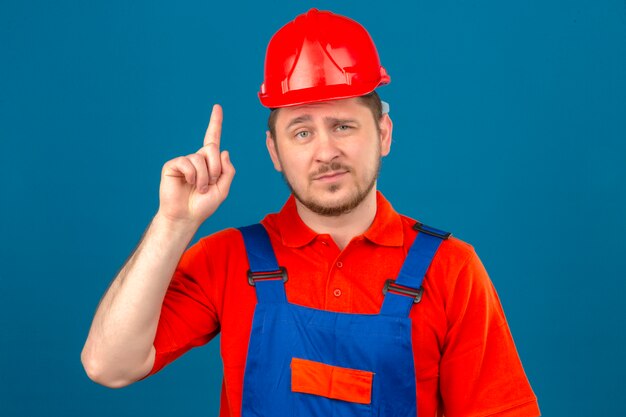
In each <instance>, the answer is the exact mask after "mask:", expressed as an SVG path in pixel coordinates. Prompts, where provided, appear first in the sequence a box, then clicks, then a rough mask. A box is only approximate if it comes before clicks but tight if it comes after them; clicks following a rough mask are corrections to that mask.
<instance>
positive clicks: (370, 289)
mask: <svg viewBox="0 0 626 417" xmlns="http://www.w3.org/2000/svg"><path fill="white" fill-rule="evenodd" d="M262 223H263V225H264V226H265V228H266V229H267V230H268V233H269V235H270V239H271V241H272V246H273V247H274V251H275V253H276V257H277V259H278V263H279V264H280V265H281V266H284V267H286V269H287V271H288V274H289V280H288V281H287V282H286V283H285V289H286V292H287V299H288V301H289V302H291V303H295V304H299V305H303V306H307V307H312V308H317V309H324V310H330V311H337V312H346V313H364V314H376V313H378V311H379V310H380V306H381V304H382V301H383V293H382V288H383V285H384V283H385V280H387V279H389V278H395V277H396V276H397V274H398V272H399V270H400V267H401V266H402V263H403V261H404V258H405V256H406V253H407V251H408V250H409V248H410V246H411V244H412V243H413V240H414V239H415V236H416V234H417V232H416V231H415V230H413V228H412V227H413V225H414V224H415V221H414V220H412V219H410V218H408V217H405V216H402V215H399V214H398V213H396V212H395V211H394V210H393V208H392V207H391V205H390V204H389V202H388V201H387V200H386V199H385V198H384V197H383V196H382V194H380V193H378V195H377V213H376V217H375V219H374V222H373V223H372V225H371V226H370V228H369V229H368V230H367V231H366V232H365V233H364V234H363V235H361V236H357V237H355V238H354V239H353V240H352V241H351V242H350V244H348V245H347V246H346V247H345V248H344V249H343V250H339V248H338V247H337V245H335V243H334V242H333V240H332V238H331V237H330V236H329V235H324V234H322V235H318V234H316V233H315V232H313V231H312V230H311V229H309V228H308V227H307V226H306V225H305V224H304V223H303V222H302V220H301V219H300V217H299V216H298V213H297V210H296V204H295V200H294V198H293V196H292V197H290V198H289V200H288V201H287V203H286V204H285V206H284V207H283V209H282V210H281V211H280V213H276V214H270V215H268V216H267V217H265V219H264V220H263V222H262ZM247 271H248V261H247V258H246V254H245V250H244V245H243V239H242V237H241V234H240V233H239V231H237V230H236V229H227V230H224V231H221V232H219V233H216V234H214V235H211V236H208V237H205V238H203V239H201V240H200V241H199V242H198V243H196V244H195V245H194V246H192V247H191V248H189V249H188V250H187V251H186V252H185V254H184V255H183V257H182V259H181V261H180V263H179V265H178V268H177V270H176V273H175V274H174V277H173V279H172V283H171V285H170V288H169V290H168V292H167V294H166V296H165V300H164V303H163V308H162V312H161V318H160V320H159V326H158V330H157V335H156V339H155V342H154V345H155V347H156V351H157V355H156V360H155V363H154V367H153V370H152V373H155V372H157V371H158V370H159V369H161V368H162V367H163V366H165V365H166V364H167V363H169V362H171V361H173V360H174V359H176V358H177V357H178V356H180V355H181V354H183V353H184V352H186V351H187V350H189V349H191V348H193V347H195V346H199V345H202V344H204V343H207V342H208V341H209V340H211V338H213V337H214V336H215V335H216V334H217V333H218V332H221V354H222V359H223V363H224V385H223V388H222V402H221V410H220V415H221V416H240V415H241V399H242V389H243V375H244V367H245V363H246V353H247V349H248V340H249V335H250V328H251V325H252V315H253V312H254V308H255V305H256V294H255V290H254V287H251V286H250V285H249V284H248V281H247V275H246V273H247ZM410 317H411V319H412V326H413V336H412V337H413V352H414V359H415V373H416V387H417V393H416V395H417V404H418V415H419V416H420V417H431V416H433V417H434V416H441V415H443V414H444V413H445V415H446V417H455V416H464V417H465V416H487V415H488V416H525V417H532V416H538V415H539V408H538V405H537V399H536V398H535V395H534V394H533V392H532V389H531V387H530V385H529V383H528V380H527V378H526V375H525V374H524V370H523V368H522V365H521V363H520V360H519V357H518V355H517V351H516V349H515V345H514V343H513V339H512V337H511V333H510V331H509V328H508V325H507V322H506V319H505V316H504V313H503V311H502V308H501V306H500V302H499V300H498V297H497V295H496V292H495V289H494V288H493V285H492V284H491V281H490V280H489V277H488V276H487V273H486V271H485V269H484V267H483V265H482V264H481V262H480V260H479V259H478V256H477V255H476V253H475V252H474V249H473V248H472V247H471V246H470V245H468V244H467V243H464V242H462V241H460V240H458V239H456V238H453V237H452V238H450V239H448V240H446V241H444V242H443V243H442V245H441V246H440V248H439V250H438V252H437V254H436V255H435V258H434V260H433V263H432V264H431V266H430V268H429V270H428V272H427V274H426V278H425V279H424V296H423V297H422V301H421V302H420V303H419V304H416V305H414V306H413V308H412V310H411V313H410Z"/></svg>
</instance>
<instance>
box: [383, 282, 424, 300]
mask: <svg viewBox="0 0 626 417" xmlns="http://www.w3.org/2000/svg"><path fill="white" fill-rule="evenodd" d="M389 290H391V292H394V293H398V294H402V295H407V296H409V297H413V303H414V304H417V303H419V302H420V301H422V294H423V293H424V288H422V287H419V288H418V289H415V288H411V287H405V286H403V285H398V284H396V281H395V280H393V279H388V280H387V281H385V286H384V287H383V295H386V294H387V292H388V291H389Z"/></svg>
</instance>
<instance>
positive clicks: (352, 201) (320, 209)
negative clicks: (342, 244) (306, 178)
mask: <svg viewBox="0 0 626 417" xmlns="http://www.w3.org/2000/svg"><path fill="white" fill-rule="evenodd" d="M380 165H381V157H380V155H379V156H378V158H377V160H376V168H375V169H374V173H373V175H372V176H371V178H370V179H369V182H367V183H366V185H365V187H361V186H360V185H359V184H357V185H356V188H355V190H354V192H353V193H352V195H350V196H349V197H348V198H347V200H346V201H343V202H338V203H336V204H334V205H331V204H326V205H325V204H322V203H320V202H318V201H315V200H314V199H313V198H309V199H307V198H305V197H304V196H302V195H301V194H300V193H298V192H297V191H296V190H295V188H294V187H293V185H292V184H291V182H289V178H287V176H286V175H285V172H284V171H283V173H282V175H283V180H284V181H285V183H286V184H287V187H289V190H291V193H292V194H293V195H294V197H295V198H296V199H297V200H298V201H299V202H300V203H302V205H303V206H305V207H306V208H308V209H309V210H311V211H312V212H313V213H316V214H319V215H321V216H325V217H337V216H341V215H342V214H346V213H349V212H351V211H352V210H354V209H355V208H356V207H358V206H359V204H361V203H362V202H363V200H365V197H367V195H368V194H369V193H370V192H371V191H372V189H373V188H374V185H376V180H377V179H378V174H379V172H380ZM339 170H348V171H349V169H348V167H346V166H344V165H342V164H340V163H337V162H333V163H330V164H326V165H323V166H322V167H320V169H319V170H318V171H317V172H316V173H315V174H313V175H311V177H315V176H317V175H320V174H324V173H326V172H329V171H339ZM340 188H341V186H340V185H336V184H332V185H329V186H328V188H327V190H328V191H329V192H330V193H335V192H337V191H338V190H339V189H340Z"/></svg>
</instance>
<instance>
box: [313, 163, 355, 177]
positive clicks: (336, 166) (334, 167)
mask: <svg viewBox="0 0 626 417" xmlns="http://www.w3.org/2000/svg"><path fill="white" fill-rule="evenodd" d="M334 171H350V167H349V166H347V165H344V164H342V163H340V162H331V163H330V164H324V165H322V166H320V167H319V168H318V169H317V170H316V171H315V172H314V173H312V174H311V175H310V178H311V179H315V178H317V177H319V176H321V175H324V174H326V173H329V172H334Z"/></svg>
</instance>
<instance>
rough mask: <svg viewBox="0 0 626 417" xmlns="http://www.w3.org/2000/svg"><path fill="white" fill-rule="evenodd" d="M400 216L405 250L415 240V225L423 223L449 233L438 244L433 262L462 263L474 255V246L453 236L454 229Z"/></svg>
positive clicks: (416, 231)
mask: <svg viewBox="0 0 626 417" xmlns="http://www.w3.org/2000/svg"><path fill="white" fill-rule="evenodd" d="M400 218H401V219H402V227H403V230H404V245H405V247H406V248H407V250H408V248H409V247H410V246H411V244H412V243H413V241H414V240H415V237H416V236H417V233H418V230H417V229H416V227H415V225H416V224H418V223H421V224H424V225H428V226H429V227H432V228H436V229H439V230H441V231H443V232H450V233H451V235H450V237H448V238H447V239H444V240H442V242H441V246H439V249H438V250H437V253H436V255H435V259H434V260H433V262H434V261H437V262H441V261H445V262H447V263H452V264H464V263H466V262H467V261H468V260H469V259H470V258H471V257H473V256H476V252H475V250H474V247H473V246H472V245H471V244H469V243H467V242H465V241H463V240H461V239H459V238H457V237H455V236H454V231H452V230H446V229H442V228H440V227H438V225H432V224H428V223H425V222H422V221H418V220H415V219H413V218H411V217H409V216H406V215H403V214H401V215H400Z"/></svg>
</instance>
